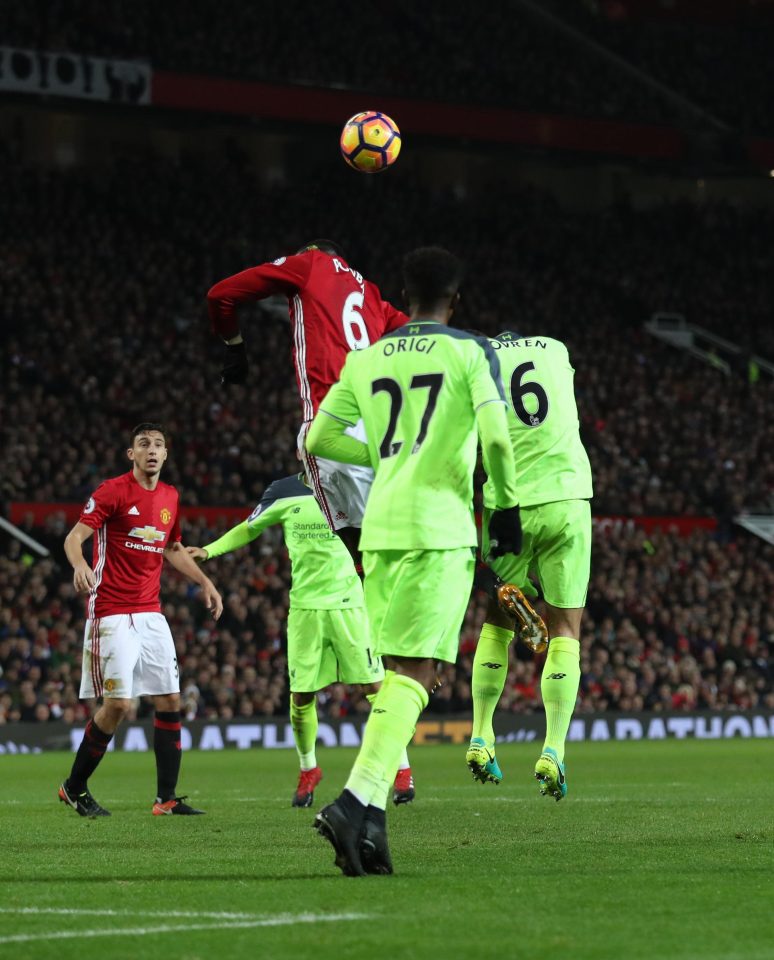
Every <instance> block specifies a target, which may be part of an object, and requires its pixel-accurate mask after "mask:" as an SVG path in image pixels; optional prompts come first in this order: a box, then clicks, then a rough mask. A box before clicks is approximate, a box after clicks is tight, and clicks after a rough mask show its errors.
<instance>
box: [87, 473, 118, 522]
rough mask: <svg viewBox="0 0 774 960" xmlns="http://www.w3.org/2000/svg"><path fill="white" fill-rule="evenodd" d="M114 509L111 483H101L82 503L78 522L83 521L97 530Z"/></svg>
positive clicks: (114, 503)
mask: <svg viewBox="0 0 774 960" xmlns="http://www.w3.org/2000/svg"><path fill="white" fill-rule="evenodd" d="M115 510H116V499H115V495H114V493H113V487H112V485H111V484H108V483H101V484H100V485H99V486H98V487H97V489H96V490H95V491H94V493H93V494H92V495H91V496H90V497H89V499H88V500H87V501H86V503H85V504H84V507H83V510H81V515H80V517H78V522H79V523H85V524H86V526H87V527H91V529H92V530H99V528H100V527H101V526H102V524H103V523H104V522H105V521H106V520H107V519H108V517H110V516H112V515H113V513H115Z"/></svg>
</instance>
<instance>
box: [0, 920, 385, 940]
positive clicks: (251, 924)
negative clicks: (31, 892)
mask: <svg viewBox="0 0 774 960" xmlns="http://www.w3.org/2000/svg"><path fill="white" fill-rule="evenodd" d="M367 919H369V915H368V914H365V913H338V914H329V915H328V916H319V915H317V914H313V913H300V914H296V915H291V914H279V915H278V916H276V917H264V918H263V919H261V920H235V921H228V922H226V923H188V924H180V925H176V924H173V925H169V924H161V925H159V926H156V927H128V928H127V929H125V930H116V929H115V928H104V929H101V930H52V931H50V932H48V933H15V934H11V935H10V936H8V937H0V945H2V944H5V943H30V942H31V941H34V940H77V939H79V938H80V937H84V938H92V937H145V936H148V935H149V934H157V933H178V932H183V933H188V932H190V931H192V930H249V929H254V928H256V927H285V926H290V925H292V924H294V923H339V922H341V921H347V920H367Z"/></svg>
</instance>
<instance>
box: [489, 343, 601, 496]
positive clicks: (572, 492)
mask: <svg viewBox="0 0 774 960" xmlns="http://www.w3.org/2000/svg"><path fill="white" fill-rule="evenodd" d="M489 342H490V343H491V345H492V348H493V349H494V350H495V352H496V353H497V358H498V360H499V361H500V373H501V376H502V382H503V387H504V388H505V395H506V398H507V400H508V431H509V433H510V437H511V443H512V445H513V454H514V458H515V461H516V485H517V487H518V491H519V503H520V504H521V506H522V507H530V506H537V505H538V504H542V503H555V502H556V501H557V500H588V499H590V498H591V496H592V493H593V491H592V485H591V466H590V464H589V458H588V454H587V453H586V449H585V447H584V446H583V443H582V442H581V438H580V433H579V424H578V408H577V405H576V403H575V389H574V376H575V370H574V369H573V367H572V365H571V363H570V356H569V354H568V352H567V347H566V346H565V345H564V344H563V343H562V342H561V341H560V340H554V339H552V338H551V337H518V336H517V335H516V334H514V333H501V334H499V335H498V336H497V337H496V338H495V339H493V340H490V341H489ZM484 505H485V506H487V507H491V508H494V507H495V506H496V504H495V503H494V490H493V487H492V483H491V480H487V482H486V484H485V485H484Z"/></svg>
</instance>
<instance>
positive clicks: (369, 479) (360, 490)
mask: <svg viewBox="0 0 774 960" xmlns="http://www.w3.org/2000/svg"><path fill="white" fill-rule="evenodd" d="M315 461H316V464H317V469H318V470H319V475H320V486H321V488H322V492H323V496H324V497H325V501H326V504H327V506H328V510H329V511H330V514H331V516H332V517H333V529H334V530H338V529H339V527H361V526H362V525H363V516H364V514H365V508H366V503H367V502H368V495H369V493H370V492H371V485H372V484H373V481H374V472H373V470H371V468H370V467H358V466H355V465H354V464H350V463H335V462H334V461H333V460H322V459H320V457H316V458H315Z"/></svg>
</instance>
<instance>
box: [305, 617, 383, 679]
mask: <svg viewBox="0 0 774 960" xmlns="http://www.w3.org/2000/svg"><path fill="white" fill-rule="evenodd" d="M288 673H289V674H290V690H291V693H316V692H317V691H318V690H322V688H323V687H327V686H328V684H331V683H378V682H379V681H380V680H383V679H384V668H383V667H382V662H381V660H380V659H379V657H377V656H376V654H375V653H374V651H373V643H372V641H371V631H370V628H369V625H368V617H367V615H366V612H365V609H364V608H363V607H360V608H348V609H344V610H298V609H296V608H294V607H291V608H290V612H289V613H288Z"/></svg>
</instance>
